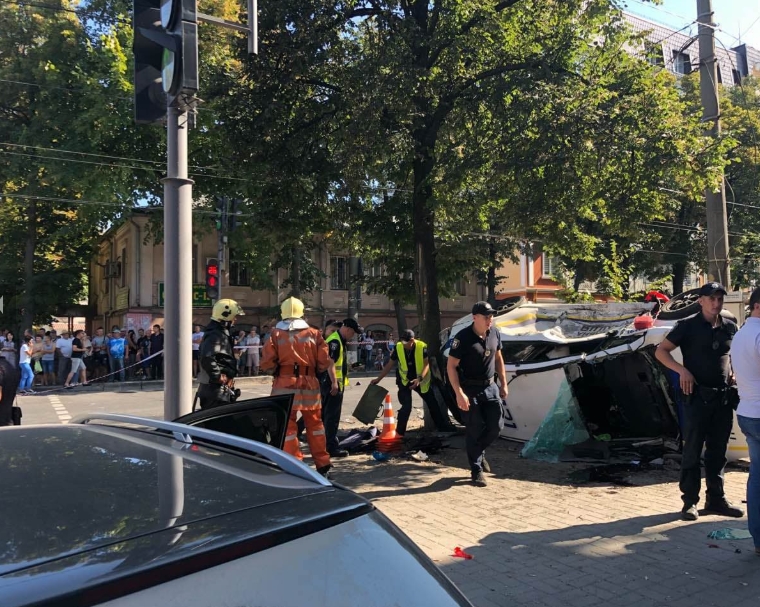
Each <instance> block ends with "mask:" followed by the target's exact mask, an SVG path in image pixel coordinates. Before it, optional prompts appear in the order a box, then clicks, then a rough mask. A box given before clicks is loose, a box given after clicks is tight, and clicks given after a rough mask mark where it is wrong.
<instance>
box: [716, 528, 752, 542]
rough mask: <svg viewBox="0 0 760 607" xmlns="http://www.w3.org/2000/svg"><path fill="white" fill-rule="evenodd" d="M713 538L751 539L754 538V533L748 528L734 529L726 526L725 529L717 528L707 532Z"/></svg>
mask: <svg viewBox="0 0 760 607" xmlns="http://www.w3.org/2000/svg"><path fill="white" fill-rule="evenodd" d="M707 537H709V538H710V539H711V540H749V539H752V534H751V533H750V532H749V531H747V530H746V529H732V528H730V527H726V528H725V529H716V530H715V531H711V532H710V533H708V534H707Z"/></svg>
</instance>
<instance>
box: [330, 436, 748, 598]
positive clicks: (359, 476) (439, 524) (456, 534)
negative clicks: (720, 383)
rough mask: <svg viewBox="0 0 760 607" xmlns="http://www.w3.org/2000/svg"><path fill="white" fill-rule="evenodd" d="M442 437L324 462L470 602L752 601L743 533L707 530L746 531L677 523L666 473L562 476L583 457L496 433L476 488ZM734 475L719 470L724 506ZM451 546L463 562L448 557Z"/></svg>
mask: <svg viewBox="0 0 760 607" xmlns="http://www.w3.org/2000/svg"><path fill="white" fill-rule="evenodd" d="M451 444H452V447H459V448H452V449H447V450H445V451H444V452H443V455H441V456H433V457H432V459H433V460H434V461H433V462H426V463H417V462H412V461H406V460H394V461H392V462H386V463H378V462H375V461H374V460H373V459H372V458H371V457H370V456H364V455H361V456H354V457H351V458H349V459H347V460H343V461H339V462H336V463H337V466H336V474H335V480H336V481H337V482H340V483H342V484H344V485H346V486H348V487H350V488H351V489H353V490H355V491H357V492H358V493H360V494H362V495H364V496H365V497H367V498H368V499H370V500H372V501H373V502H374V503H375V505H376V506H377V507H378V508H379V509H380V510H381V511H383V512H384V513H385V514H386V515H388V516H389V517H390V518H391V519H392V520H393V521H394V522H395V523H396V524H397V525H398V526H399V527H401V529H403V530H404V531H405V532H406V533H407V534H408V535H409V536H410V537H411V538H412V539H413V540H414V541H416V542H417V543H418V544H419V546H420V547H421V548H422V549H423V550H424V551H425V552H426V553H427V554H428V555H429V556H430V557H431V558H432V559H433V560H434V561H435V562H436V563H437V564H438V566H439V567H441V569H442V570H443V571H444V572H445V573H446V574H447V575H448V576H449V577H450V578H451V579H452V580H453V581H454V582H455V583H456V584H457V585H458V586H459V587H460V588H461V589H462V591H463V592H464V593H465V594H466V595H467V596H468V598H469V599H470V600H471V601H472V602H473V604H474V605H476V607H494V606H510V607H521V606H526V607H527V606H537V607H553V606H555V605H556V606H563V607H595V606H597V605H600V606H601V605H604V606H621V607H622V606H628V605H647V606H650V605H651V606H660V605H663V606H665V605H667V606H676V607H681V606H684V607H686V606H687V605H689V606H692V607H693V606H694V605H700V606H711V605H716V606H717V605H720V606H721V607H723V606H724V605H726V604H729V605H730V606H731V607H744V606H749V605H756V606H758V607H760V575H758V573H760V558H758V557H757V556H756V555H755V554H754V550H753V545H752V541H751V540H742V541H713V540H709V539H708V538H707V534H708V533H709V532H710V531H712V530H714V529H720V528H723V527H736V528H744V529H746V526H747V521H746V518H745V519H741V520H735V519H726V518H722V517H716V516H707V515H706V516H703V517H701V518H700V520H699V521H698V522H696V523H686V522H682V521H680V520H679V515H678V511H679V509H680V507H681V501H680V497H679V492H678V483H677V477H678V473H677V471H656V472H645V473H644V472H642V473H636V474H635V475H634V476H633V477H632V481H633V482H634V484H635V485H636V486H632V487H621V486H615V485H611V484H599V483H596V484H582V485H574V484H572V483H571V482H570V480H569V479H568V473H569V472H570V471H572V470H575V469H578V468H583V467H587V466H581V465H578V464H575V465H570V464H545V463H540V462H533V461H528V460H523V459H520V458H519V457H518V455H517V450H518V447H516V446H515V445H514V444H513V443H509V442H507V441H498V442H497V443H496V444H495V445H494V447H493V448H492V449H491V450H489V457H488V459H489V462H490V463H491V466H492V467H493V469H494V472H495V473H494V474H493V475H490V478H489V485H488V487H486V488H482V489H481V488H476V487H472V486H471V485H470V484H469V482H468V478H469V474H468V473H467V470H466V458H465V455H464V451H463V449H462V448H461V446H462V444H463V439H462V437H455V438H454V439H452V441H451ZM746 479H747V474H746V472H745V471H741V470H738V471H730V472H728V473H727V478H726V487H727V493H728V497H729V499H731V500H732V501H734V502H735V503H741V500H742V499H743V497H744V486H745V483H746ZM709 544H716V545H718V546H719V547H718V548H711V547H710V546H709ZM456 546H461V547H462V548H463V549H464V550H466V551H467V552H469V553H471V554H472V555H474V559H473V560H469V561H467V560H463V559H458V558H453V557H452V556H451V554H452V552H453V550H454V547H456ZM736 549H739V550H741V552H740V553H737V552H736Z"/></svg>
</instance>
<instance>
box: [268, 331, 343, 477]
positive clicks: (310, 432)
mask: <svg viewBox="0 0 760 607" xmlns="http://www.w3.org/2000/svg"><path fill="white" fill-rule="evenodd" d="M303 325H305V328H301V327H302V326H303ZM331 364H332V359H331V358H330V356H329V354H328V352H327V343H326V342H325V340H324V338H323V337H322V333H321V332H320V331H319V330H318V329H313V328H311V327H309V326H308V325H306V323H305V322H304V321H302V320H298V321H282V322H280V323H278V324H277V327H276V328H275V329H274V330H273V331H272V333H271V337H270V339H269V340H267V342H266V344H264V350H263V354H262V359H261V369H263V370H264V371H274V373H275V376H274V381H273V382H272V395H275V394H294V395H295V396H294V400H293V409H292V411H291V412H290V420H289V422H288V431H287V434H286V437H285V448H284V449H285V451H286V452H288V453H290V454H291V455H294V456H295V457H297V458H298V459H301V460H302V459H303V454H302V453H301V449H299V447H298V436H297V434H298V427H297V425H296V414H297V413H298V412H299V411H300V412H301V416H302V417H303V420H304V424H305V425H306V440H307V442H308V443H309V449H310V450H311V456H312V457H313V458H314V464H315V466H316V468H317V470H319V469H320V468H324V467H325V466H329V465H330V456H329V455H328V453H327V446H326V441H325V427H324V425H323V424H322V399H321V397H320V393H319V379H318V378H317V373H321V372H323V371H326V370H327V369H328V368H329V366H330V365H331Z"/></svg>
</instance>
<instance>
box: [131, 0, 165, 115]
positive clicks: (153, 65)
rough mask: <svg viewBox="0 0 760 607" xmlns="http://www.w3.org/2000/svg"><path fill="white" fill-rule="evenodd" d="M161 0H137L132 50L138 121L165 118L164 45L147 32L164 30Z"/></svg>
mask: <svg viewBox="0 0 760 607" xmlns="http://www.w3.org/2000/svg"><path fill="white" fill-rule="evenodd" d="M159 2H160V0H134V13H133V14H134V21H133V24H132V29H133V31H134V35H133V42H132V50H133V52H134V54H135V73H134V79H135V92H134V98H135V122H136V123H138V124H153V123H156V122H161V121H163V120H164V118H166V93H164V90H163V86H162V85H161V58H162V56H163V51H164V49H163V47H162V46H161V45H160V44H158V43H156V42H154V41H153V40H151V39H150V38H148V37H147V36H146V34H145V32H148V31H152V32H157V33H160V32H161V11H160V9H159Z"/></svg>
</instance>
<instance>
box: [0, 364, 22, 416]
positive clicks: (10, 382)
mask: <svg viewBox="0 0 760 607" xmlns="http://www.w3.org/2000/svg"><path fill="white" fill-rule="evenodd" d="M20 382H21V374H20V373H19V371H18V369H16V367H14V366H13V365H12V364H11V363H9V362H8V361H7V360H5V359H4V358H0V426H12V425H13V401H14V400H15V398H16V392H17V391H18V386H19V383H20Z"/></svg>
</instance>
